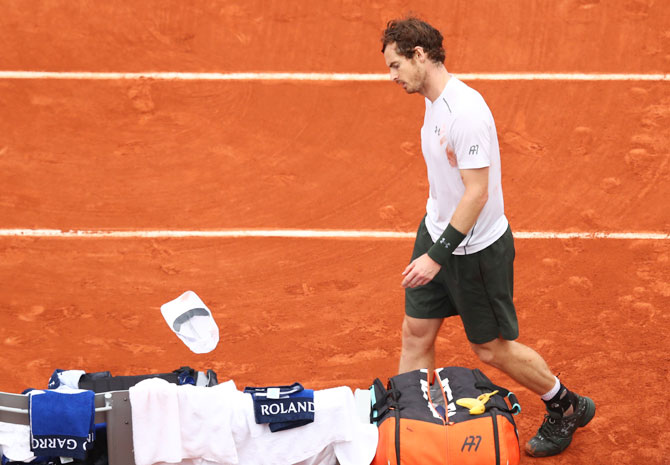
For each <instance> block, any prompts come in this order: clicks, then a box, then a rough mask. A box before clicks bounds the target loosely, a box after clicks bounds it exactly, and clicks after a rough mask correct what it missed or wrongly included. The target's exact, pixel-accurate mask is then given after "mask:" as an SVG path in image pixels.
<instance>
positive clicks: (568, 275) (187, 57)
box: [0, 0, 670, 465]
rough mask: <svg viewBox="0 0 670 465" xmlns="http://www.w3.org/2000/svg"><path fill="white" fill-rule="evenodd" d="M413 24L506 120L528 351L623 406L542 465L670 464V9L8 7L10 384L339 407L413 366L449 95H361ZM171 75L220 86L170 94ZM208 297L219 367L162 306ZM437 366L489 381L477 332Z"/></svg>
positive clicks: (637, 2)
mask: <svg viewBox="0 0 670 465" xmlns="http://www.w3.org/2000/svg"><path fill="white" fill-rule="evenodd" d="M408 11H413V12H416V13H417V14H419V15H420V16H421V17H423V18H425V19H426V20H428V21H429V22H431V23H432V24H434V25H435V26H436V27H438V28H439V29H440V30H441V31H442V32H443V33H444V36H445V48H446V51H447V60H446V66H447V69H448V70H449V71H450V72H452V73H454V74H455V75H457V76H463V80H464V81H466V82H467V83H468V84H469V85H471V86H473V87H474V88H476V89H477V90H479V91H480V92H481V93H482V95H483V96H484V97H485V99H486V100H487V102H488V104H489V106H490V108H491V110H492V112H493V115H494V117H495V119H496V124H497V128H498V136H499V139H500V144H501V154H502V164H503V186H504V191H505V202H506V211H507V216H508V218H509V219H510V223H511V225H512V229H513V230H514V231H515V233H516V234H517V239H516V249H517V260H516V292H515V300H516V303H517V309H518V312H519V319H520V326H521V337H520V341H521V342H524V343H526V344H528V345H530V346H531V347H534V348H535V349H537V350H538V351H539V352H540V353H541V354H542V355H543V356H544V357H545V358H546V360H547V362H548V363H549V364H550V366H551V367H552V369H553V370H554V371H556V372H559V373H560V374H561V377H562V379H563V380H564V381H565V382H566V384H568V385H569V386H571V387H574V388H575V390H577V391H578V392H583V393H586V394H588V395H589V396H591V397H592V398H593V399H594V400H595V401H596V403H597V406H598V411H597V415H596V417H595V418H594V420H593V421H592V422H591V423H590V424H589V426H588V427H587V428H585V429H583V430H580V432H578V433H577V434H576V440H575V441H574V443H573V445H572V446H570V448H569V449H568V450H567V451H566V452H565V453H563V454H562V455H560V456H557V457H553V458H549V459H531V458H529V457H525V456H522V463H523V464H530V463H535V460H539V461H541V462H542V463H551V464H564V465H568V464H570V465H586V464H588V465H592V464H596V463H603V464H610V463H617V464H639V463H645V464H647V465H656V464H659V465H660V464H667V463H670V458H668V456H669V455H670V446H669V444H670V422H668V419H667V412H668V411H670V401H669V400H668V396H667V394H666V391H667V386H668V384H669V381H670V351H669V345H668V342H667V334H668V331H669V330H670V319H669V313H668V309H669V308H670V273H669V270H670V264H669V260H670V208H669V206H668V205H669V204H668V199H670V182H669V179H670V166H669V159H670V149H669V147H670V78H669V77H668V74H667V73H668V70H669V69H670V26H669V25H668V23H667V18H668V17H670V2H665V1H660V0H656V1H654V0H610V1H607V2H605V1H602V2H599V1H598V0H561V1H556V2H540V1H531V0H521V1H503V2H488V1H483V0H475V1H463V0H461V1H456V0H450V1H441V2H439V1H416V2H404V1H403V2H401V1H390V2H354V1H350V0H340V1H334V2H323V1H319V2H312V3H309V2H302V1H297V0H289V1H282V2H279V1H261V0H250V1H247V2H236V1H232V0H230V1H229V0H226V1H224V0H221V1H206V0H197V1H193V2H188V5H187V4H186V3H184V2H178V1H168V2H165V1H147V2H140V3H137V2H128V1H122V0H110V1H107V2H103V3H100V2H93V1H90V0H77V1H69V0H48V1H37V0H9V1H5V2H3V3H2V5H1V6H0V56H1V57H2V60H1V61H0V63H1V64H0V68H1V69H0V73H2V74H0V104H1V106H2V111H1V113H0V185H1V187H0V233H1V235H0V290H1V292H0V327H2V333H1V334H0V363H1V364H2V366H3V375H2V376H1V377H0V391H5V392H21V391H22V390H23V389H25V388H28V387H35V388H44V387H46V383H47V381H48V378H49V376H50V375H51V373H52V372H53V370H54V369H56V368H61V369H82V370H85V371H88V372H94V371H102V370H109V371H111V372H112V373H113V374H115V375H124V374H144V373H150V372H165V371H172V370H174V369H176V368H178V367H180V366H182V365H190V366H192V367H194V368H196V369H206V368H212V369H214V370H215V371H216V372H217V374H218V376H219V380H220V381H225V380H228V379H233V380H234V381H235V382H236V384H237V385H238V387H239V386H242V387H243V386H245V385H260V384H266V385H267V384H280V383H283V384H286V383H289V382H293V381H300V382H301V383H303V384H304V385H305V386H307V387H311V388H314V389H323V388H327V387H334V386H340V385H348V386H351V387H352V388H367V387H368V386H369V385H370V383H371V382H372V380H373V379H374V378H376V377H379V378H380V379H386V378H388V377H389V376H392V375H393V374H395V370H396V368H397V361H398V356H399V350H400V324H401V321H402V317H403V311H404V307H403V304H404V298H403V290H402V287H401V286H400V282H401V276H400V273H401V271H402V270H403V268H404V267H405V265H406V264H407V262H408V260H409V257H410V254H411V248H412V241H413V233H414V231H415V230H416V227H417V225H418V222H419V220H420V219H421V216H422V214H423V211H424V207H425V198H426V196H427V181H426V179H425V166H424V162H423V159H422V156H421V152H420V142H419V130H420V126H421V123H422V117H423V110H424V104H423V100H422V99H421V98H419V97H416V96H415V98H410V97H407V96H406V95H404V93H403V91H402V90H401V89H399V88H398V87H397V86H393V85H391V84H390V83H389V82H386V81H385V80H384V79H376V78H374V79H370V80H360V79H361V76H365V75H375V74H385V73H386V72H387V70H386V68H385V65H384V60H383V57H382V55H381V53H380V48H381V47H380V43H379V37H380V34H381V31H382V29H383V28H384V26H385V24H386V21H387V20H389V19H391V18H394V17H397V16H402V15H404V14H405V13H407V12H408ZM664 18H666V19H664ZM9 72H17V73H14V74H11V73H9ZM38 72H52V73H53V74H48V75H42V74H36V73H38ZM168 72H180V73H196V74H195V76H200V78H195V79H190V78H188V76H194V75H182V76H181V77H175V78H172V79H166V78H164V77H165V75H160V74H159V75H155V76H153V77H147V74H148V73H168ZM260 72H267V73H288V74H287V75H285V76H284V77H283V78H281V79H259V78H258V75H257V74H253V73H260ZM64 73H94V74H92V75H91V76H89V77H82V76H81V75H79V74H73V75H68V74H64ZM96 73H140V74H142V73H144V74H145V76H144V77H138V76H136V75H132V76H125V77H124V76H117V75H110V76H108V77H103V78H101V77H100V74H96ZM197 73H220V74H219V75H218V76H219V77H214V78H207V79H206V78H204V76H203V75H200V74H197ZM229 73H252V74H250V75H248V76H247V77H246V78H244V77H242V78H240V77H239V76H238V77H237V78H235V79H228V78H223V77H222V76H228V77H230V74H229ZM295 73H324V74H323V75H321V77H322V78H320V79H310V80H305V79H301V78H300V76H301V75H296V74H295ZM332 73H351V74H352V76H350V77H348V78H346V77H345V78H342V79H340V78H338V77H333V76H334V75H332ZM500 73H513V74H515V76H507V77H502V78H501V77H500ZM556 73H561V76H557V75H556ZM535 74H536V75H535ZM577 75H585V77H584V76H583V77H582V78H579V79H577V78H576V76H577ZM603 75H608V76H609V77H604V76H603ZM96 76H97V77H96ZM161 76H163V77H161ZM336 76H342V75H341V74H338V75H336ZM598 76H600V77H598ZM303 78H304V76H303ZM19 230H20V231H19ZM77 231H79V232H82V233H80V234H77V233H76V232H77ZM178 231H191V232H193V233H194V234H195V235H196V236H197V234H200V237H188V236H187V237H177V235H176V234H174V232H178ZM217 231H218V232H221V231H228V232H230V231H238V232H239V234H240V236H241V237H228V236H225V235H224V236H225V237H221V236H222V235H219V236H217V235H216V234H214V233H216V232H217ZM259 231H279V233H277V234H276V235H277V236H279V237H264V236H263V235H262V234H261V233H259ZM282 231H284V232H285V234H284V233H282ZM310 231H311V232H316V233H319V232H321V233H319V234H312V236H309V232H310ZM323 231H330V232H331V233H333V234H332V235H333V236H335V237H324V236H325V235H324V234H323ZM68 232H70V233H68ZM171 232H172V233H171ZM208 232H209V233H212V236H211V237H207V236H206V233H208ZM374 232H385V233H401V234H398V235H397V237H393V236H392V235H391V234H387V236H385V237H375V236H374V234H373V233H374ZM110 233H112V234H110ZM345 233H346V234H345ZM558 233H561V234H564V235H558ZM596 233H597V234H596ZM106 234H107V235H106ZM299 234H306V235H307V236H308V237H295V236H296V235H299ZM338 234H339V235H338ZM313 236H317V237H313ZM188 289H191V290H194V291H195V292H197V294H198V295H199V296H200V297H201V298H202V299H203V301H204V302H205V303H206V304H207V305H208V307H209V308H210V309H211V310H212V312H213V314H214V318H215V320H216V322H217V323H218V325H219V328H220V329H221V340H220V342H219V346H218V347H217V349H216V350H215V351H213V352H211V353H209V354H206V355H195V354H193V353H191V352H190V351H189V350H188V348H187V347H186V346H185V345H184V344H183V343H182V342H181V341H180V340H178V339H177V337H176V336H175V335H174V334H173V333H172V332H171V331H170V329H169V327H168V326H167V325H166V324H165V321H164V320H163V319H162V317H161V314H160V311H159V308H160V306H161V305H162V304H163V303H165V302H167V301H169V300H172V299H173V298H175V297H177V296H178V295H179V294H181V293H182V292H184V291H185V290H188ZM437 350H438V354H437V360H438V364H439V365H443V366H447V365H462V366H468V367H472V368H474V367H481V364H480V362H479V361H478V360H476V359H475V357H474V355H473V354H471V352H470V350H469V348H468V345H467V342H466V340H465V336H464V335H463V333H462V328H461V326H460V321H457V320H453V321H448V322H447V323H446V324H445V325H444V327H443V329H442V331H441V333H440V336H439V338H438V347H437ZM481 368H482V369H483V370H484V372H485V373H487V374H488V375H489V377H491V378H492V379H493V380H494V382H497V383H498V384H501V385H503V386H506V387H508V388H510V389H512V390H514V391H515V392H516V393H517V395H518V397H519V400H520V401H521V403H522V406H523V413H522V414H521V415H520V416H518V417H517V425H518V427H519V433H520V436H521V437H520V439H521V442H522V444H523V443H525V441H526V440H527V439H528V438H529V437H530V436H531V435H533V434H534V433H535V431H536V429H537V427H538V426H539V424H540V421H541V418H542V415H543V411H544V406H543V405H542V404H541V402H540V401H539V400H538V399H537V398H536V396H534V395H533V394H531V393H530V392H528V391H526V390H524V389H521V388H519V387H518V385H516V384H515V383H514V382H512V381H511V380H509V379H507V378H506V377H504V376H503V375H501V374H500V373H498V372H496V371H494V370H493V369H491V368H487V367H481Z"/></svg>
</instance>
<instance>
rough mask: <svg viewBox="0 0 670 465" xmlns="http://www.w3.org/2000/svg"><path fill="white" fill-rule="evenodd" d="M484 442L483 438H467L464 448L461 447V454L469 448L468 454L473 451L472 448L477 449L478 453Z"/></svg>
mask: <svg viewBox="0 0 670 465" xmlns="http://www.w3.org/2000/svg"><path fill="white" fill-rule="evenodd" d="M481 442H482V437H481V436H466V437H465V441H464V442H463V446H462V447H461V452H463V451H464V450H465V448H466V447H467V448H468V452H471V451H472V448H473V447H474V448H475V452H477V449H479V444H481Z"/></svg>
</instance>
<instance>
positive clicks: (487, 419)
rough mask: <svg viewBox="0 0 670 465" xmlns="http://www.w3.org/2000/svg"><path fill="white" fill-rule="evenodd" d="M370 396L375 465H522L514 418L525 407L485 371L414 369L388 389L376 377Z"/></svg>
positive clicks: (389, 382) (394, 378)
mask: <svg viewBox="0 0 670 465" xmlns="http://www.w3.org/2000/svg"><path fill="white" fill-rule="evenodd" d="M431 375H434V384H433V385H431V379H430V378H433V376H431ZM370 395H371V403H372V408H371V412H370V421H371V422H372V423H374V424H376V425H377V427H378V429H379V442H378V445H377V453H376V456H375V458H374V460H373V462H372V465H433V464H436V465H437V464H440V465H455V464H458V465H518V464H519V459H520V458H519V436H518V432H517V429H516V423H515V422H514V417H513V415H516V414H517V413H519V412H520V411H521V407H520V406H519V403H518V401H517V399H516V396H515V395H514V394H513V393H512V392H510V391H508V390H507V389H505V388H502V387H500V386H496V385H494V384H493V383H492V382H491V381H490V380H489V379H488V378H487V377H486V375H484V373H482V372H481V371H480V370H477V369H475V370H471V369H468V368H464V367H447V368H439V369H436V370H435V372H434V373H431V374H429V373H428V371H427V370H425V369H424V370H415V371H411V372H408V373H403V374H400V375H397V376H394V377H392V378H390V379H389V380H388V383H387V386H386V387H384V384H383V383H382V382H381V381H380V380H379V378H377V379H375V380H374V382H373V384H372V386H371V387H370ZM508 403H509V405H508ZM471 412H472V413H471Z"/></svg>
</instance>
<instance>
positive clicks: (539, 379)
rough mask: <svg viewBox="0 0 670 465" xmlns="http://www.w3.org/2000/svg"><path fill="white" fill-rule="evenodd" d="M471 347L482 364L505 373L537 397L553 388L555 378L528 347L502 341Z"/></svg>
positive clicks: (543, 362)
mask: <svg viewBox="0 0 670 465" xmlns="http://www.w3.org/2000/svg"><path fill="white" fill-rule="evenodd" d="M471 346H472V350H474V352H475V354H477V356H478V357H479V359H480V360H481V361H482V362H484V363H486V364H487V365H491V366H493V367H495V368H498V369H499V370H501V371H503V372H505V373H507V374H508V375H509V376H510V377H511V378H512V379H513V380H514V381H516V382H517V383H519V384H521V385H522V386H524V387H526V388H528V389H530V390H531V391H533V392H534V393H536V394H538V395H543V394H545V393H547V392H549V391H550V390H551V389H552V388H553V387H554V383H555V382H556V378H554V375H553V373H552V372H551V370H549V367H548V366H547V363H546V362H545V361H544V359H543V358H542V357H541V356H540V354H538V353H537V352H535V351H534V350H533V349H531V348H530V347H527V346H525V345H523V344H520V343H518V342H516V341H507V340H504V339H494V340H493V341H491V342H487V343H485V344H471Z"/></svg>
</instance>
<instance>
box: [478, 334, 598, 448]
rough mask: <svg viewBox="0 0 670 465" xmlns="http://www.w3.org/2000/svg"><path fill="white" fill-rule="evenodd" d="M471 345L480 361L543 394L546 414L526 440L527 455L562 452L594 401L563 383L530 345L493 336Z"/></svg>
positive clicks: (588, 416)
mask: <svg viewBox="0 0 670 465" xmlns="http://www.w3.org/2000/svg"><path fill="white" fill-rule="evenodd" d="M472 348H473V350H474V351H475V353H476V354H477V356H478V357H479V358H480V360H481V361H483V362H484V363H486V364H488V365H491V366H493V367H495V368H498V369H500V370H502V371H503V372H505V373H507V374H508V375H509V376H510V377H511V378H513V379H514V380H515V381H517V382H518V383H519V384H521V385H522V386H525V387H526V388H528V389H530V390H531V391H533V392H535V393H537V394H539V395H541V396H542V400H543V401H544V402H545V404H546V406H547V415H546V416H545V419H544V422H543V423H542V426H540V429H539V430H538V432H537V434H536V435H535V436H533V437H532V438H531V439H530V440H529V441H528V443H526V453H528V454H529V455H532V456H534V457H546V456H549V455H556V454H559V453H561V452H562V451H564V450H565V449H566V448H567V447H568V446H569V445H570V443H571V442H572V435H573V434H574V433H575V431H576V430H577V428H580V427H582V426H586V425H587V424H588V423H589V422H590V421H591V419H592V418H593V416H594V415H595V413H596V406H595V403H594V402H593V401H592V400H591V399H589V398H588V397H582V396H580V395H578V394H576V393H573V392H570V391H569V390H568V389H567V388H566V387H565V386H563V384H561V383H560V381H558V378H556V377H555V376H554V375H553V374H552V373H551V371H550V370H549V367H548V366H547V364H546V362H545V361H544V359H543V358H542V357H541V356H540V355H539V354H538V353H537V352H535V351H534V350H533V349H531V348H530V347H527V346H525V345H523V344H520V343H518V342H514V341H507V340H504V339H495V340H493V341H491V342H487V343H485V344H472Z"/></svg>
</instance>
